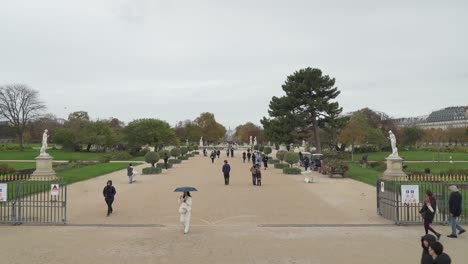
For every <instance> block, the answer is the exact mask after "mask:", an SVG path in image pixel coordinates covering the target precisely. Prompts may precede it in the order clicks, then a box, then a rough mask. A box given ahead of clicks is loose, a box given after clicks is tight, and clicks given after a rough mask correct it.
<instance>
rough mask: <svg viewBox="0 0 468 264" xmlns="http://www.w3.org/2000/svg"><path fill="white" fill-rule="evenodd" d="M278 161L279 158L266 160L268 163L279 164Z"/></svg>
mask: <svg viewBox="0 0 468 264" xmlns="http://www.w3.org/2000/svg"><path fill="white" fill-rule="evenodd" d="M279 163H280V161H279V160H274V159H269V160H268V164H279Z"/></svg>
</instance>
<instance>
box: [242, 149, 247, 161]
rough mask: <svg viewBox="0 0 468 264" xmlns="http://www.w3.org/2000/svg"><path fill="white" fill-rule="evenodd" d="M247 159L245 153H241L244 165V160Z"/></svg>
mask: <svg viewBox="0 0 468 264" xmlns="http://www.w3.org/2000/svg"><path fill="white" fill-rule="evenodd" d="M246 158H247V156H246V154H245V151H244V152H242V161H243V162H244V163H245V159H246Z"/></svg>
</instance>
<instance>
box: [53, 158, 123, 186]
mask: <svg viewBox="0 0 468 264" xmlns="http://www.w3.org/2000/svg"><path fill="white" fill-rule="evenodd" d="M127 166H128V164H126V163H99V164H96V165H89V166H85V167H81V168H76V169H69V170H63V171H58V172H57V175H58V176H60V177H63V179H64V181H65V182H66V183H68V184H70V183H74V182H78V181H83V180H87V179H91V178H94V177H97V176H101V175H104V174H107V173H111V172H114V171H118V170H122V169H125V168H126V167H127ZM126 175H127V174H122V176H126Z"/></svg>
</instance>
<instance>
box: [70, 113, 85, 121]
mask: <svg viewBox="0 0 468 264" xmlns="http://www.w3.org/2000/svg"><path fill="white" fill-rule="evenodd" d="M75 120H82V121H89V120H90V119H89V114H88V112H86V111H76V112H73V113H71V114H69V115H68V121H75Z"/></svg>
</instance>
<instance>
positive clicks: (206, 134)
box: [194, 112, 226, 142]
mask: <svg viewBox="0 0 468 264" xmlns="http://www.w3.org/2000/svg"><path fill="white" fill-rule="evenodd" d="M194 123H195V124H196V125H197V126H199V127H200V129H201V132H202V136H203V139H204V140H206V141H208V142H217V141H222V140H224V136H225V135H226V128H225V127H224V126H223V125H221V124H220V123H218V122H216V119H215V116H214V114H212V113H207V112H205V113H202V114H200V116H199V117H197V118H196V119H195V121H194Z"/></svg>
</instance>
